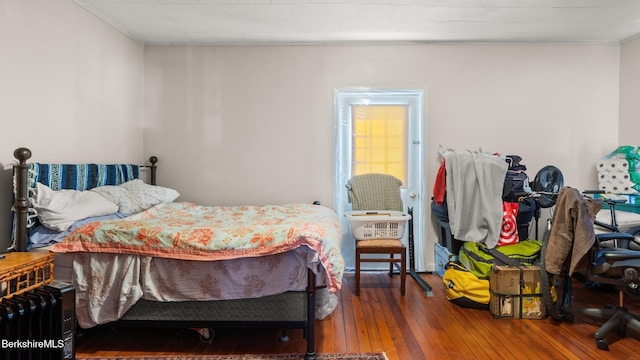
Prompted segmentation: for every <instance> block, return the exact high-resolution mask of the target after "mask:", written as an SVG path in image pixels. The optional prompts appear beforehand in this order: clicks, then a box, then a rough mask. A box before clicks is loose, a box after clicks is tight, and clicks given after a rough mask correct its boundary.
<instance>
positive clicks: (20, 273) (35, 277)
mask: <svg viewBox="0 0 640 360" xmlns="http://www.w3.org/2000/svg"><path fill="white" fill-rule="evenodd" d="M4 256H5V257H4V258H3V259H0V298H2V299H10V298H12V297H13V296H15V295H18V294H22V293H24V292H26V291H29V290H33V289H36V288H39V287H41V286H44V285H47V284H50V283H51V282H52V281H53V256H54V254H53V253H40V252H11V253H7V254H4Z"/></svg>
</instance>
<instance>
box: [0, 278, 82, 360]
mask: <svg viewBox="0 0 640 360" xmlns="http://www.w3.org/2000/svg"><path fill="white" fill-rule="evenodd" d="M75 322H76V319H75V290H74V288H73V286H72V285H70V284H67V283H62V282H57V281H54V282H52V283H50V284H49V285H45V286H43V287H40V288H37V289H35V290H31V291H29V292H25V293H22V294H19V295H15V296H13V297H11V298H9V299H2V302H1V303H0V339H1V340H0V341H2V344H1V345H2V346H1V347H0V358H1V359H7V360H40V359H42V360H61V359H64V360H66V359H75V339H74V337H75Z"/></svg>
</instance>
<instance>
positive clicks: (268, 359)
mask: <svg viewBox="0 0 640 360" xmlns="http://www.w3.org/2000/svg"><path fill="white" fill-rule="evenodd" d="M301 359H304V355H303V354H273V355H154V356H149V355H136V356H99V357H76V360H301ZM316 359H317V360H387V356H386V355H385V354H384V353H364V354H317V355H316Z"/></svg>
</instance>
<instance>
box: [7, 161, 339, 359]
mask: <svg viewBox="0 0 640 360" xmlns="http://www.w3.org/2000/svg"><path fill="white" fill-rule="evenodd" d="M14 156H15V157H16V159H17V160H18V163H17V164H16V165H15V166H14V197H15V202H14V205H13V207H12V210H13V229H12V239H13V242H12V245H11V248H10V250H12V251H49V252H54V253H55V258H54V269H55V279H56V280H59V281H64V282H69V283H71V284H73V285H74V287H75V290H76V319H77V320H78V324H79V326H80V327H81V328H90V327H94V326H99V325H103V324H116V325H119V326H163V327H188V328H206V329H208V328H211V329H215V328H236V327H276V328H284V329H287V328H292V329H302V330H303V331H304V337H305V339H306V343H307V351H306V354H305V359H314V358H315V354H316V352H315V344H314V325H315V320H316V318H323V317H325V316H327V315H328V314H330V313H331V312H332V311H333V309H334V308H335V304H336V303H337V295H336V292H337V291H338V290H339V289H340V287H341V285H342V275H343V273H344V260H343V258H342V255H341V253H340V239H341V236H342V234H341V229H340V222H339V220H338V218H337V215H336V214H335V212H334V211H333V210H331V209H330V208H327V207H324V206H321V205H319V204H285V205H281V206H275V205H270V206H226V207H212V206H202V205H198V204H194V203H190V202H181V201H176V199H177V197H178V196H179V194H178V192H177V191H175V190H173V189H169V188H164V187H161V186H158V185H156V168H157V161H158V159H157V158H156V157H151V158H150V159H149V164H148V165H135V164H107V165H105V164H41V163H34V162H28V160H29V159H30V158H31V151H30V150H29V149H26V148H19V149H16V151H15V152H14ZM143 174H144V175H146V176H147V178H148V179H149V181H148V184H147V182H144V181H142V179H141V178H142V177H143ZM96 195H97V196H96ZM104 200H106V202H105V201H104ZM86 203H89V204H91V205H90V206H86ZM79 204H82V206H80V205H79ZM111 204H115V208H114V206H112V205H111ZM319 294H321V295H322V296H318V295H319Z"/></svg>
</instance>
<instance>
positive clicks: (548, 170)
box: [530, 165, 564, 239]
mask: <svg viewBox="0 0 640 360" xmlns="http://www.w3.org/2000/svg"><path fill="white" fill-rule="evenodd" d="M530 186H531V190H533V191H535V192H545V193H553V195H549V194H540V197H538V198H536V199H535V202H536V209H535V212H534V215H533V217H534V218H535V226H536V239H540V238H539V237H538V221H539V220H540V215H541V214H540V209H542V208H550V207H552V206H553V205H555V204H556V198H557V194H558V192H559V191H560V189H562V187H563V186H564V176H562V171H560V169H558V168H557V167H555V166H553V165H547V166H545V167H543V168H542V169H540V171H538V173H537V174H536V177H535V178H533V181H532V182H531V184H530Z"/></svg>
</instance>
